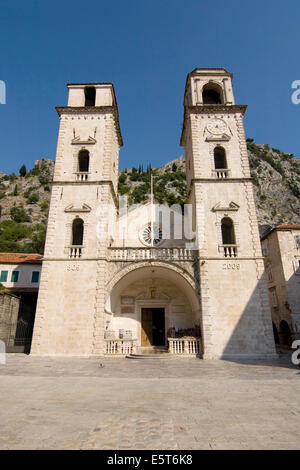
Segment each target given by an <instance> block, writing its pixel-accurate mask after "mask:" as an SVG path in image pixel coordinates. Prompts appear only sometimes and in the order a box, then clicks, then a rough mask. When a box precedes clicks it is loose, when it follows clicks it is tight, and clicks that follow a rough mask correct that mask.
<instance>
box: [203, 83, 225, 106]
mask: <svg viewBox="0 0 300 470" xmlns="http://www.w3.org/2000/svg"><path fill="white" fill-rule="evenodd" d="M202 101H203V104H222V103H223V93H222V89H221V87H219V86H218V85H216V84H215V83H207V84H206V85H204V87H203V89H202Z"/></svg>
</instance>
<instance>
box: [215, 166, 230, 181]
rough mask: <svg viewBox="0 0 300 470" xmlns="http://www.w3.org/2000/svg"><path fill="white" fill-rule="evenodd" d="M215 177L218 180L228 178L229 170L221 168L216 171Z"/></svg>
mask: <svg viewBox="0 0 300 470" xmlns="http://www.w3.org/2000/svg"><path fill="white" fill-rule="evenodd" d="M214 176H215V178H218V179H224V178H228V177H229V170H228V169H227V168H220V169H218V170H214Z"/></svg>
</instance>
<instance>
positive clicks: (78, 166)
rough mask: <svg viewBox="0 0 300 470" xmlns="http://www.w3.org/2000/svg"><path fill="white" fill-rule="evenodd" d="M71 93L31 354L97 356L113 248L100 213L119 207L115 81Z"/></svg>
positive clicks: (62, 110)
mask: <svg viewBox="0 0 300 470" xmlns="http://www.w3.org/2000/svg"><path fill="white" fill-rule="evenodd" d="M68 89H69V99H68V106H66V107H58V108H56V110H57V113H58V115H59V118H60V127H59V134H58V143H57V153H56V162H55V171H54V179H53V185H52V193H51V202H50V211H49V219H48V228H47V236H46V245H45V253H44V261H43V269H42V276H41V283H40V290H39V297H38V305H37V312H36V321H35V327H34V334H33V343H32V349H31V352H32V353H33V354H45V355H46V354H49V355H55V354H57V355H94V354H95V355H97V354H100V353H101V352H102V347H103V337H104V336H103V331H104V319H103V315H104V273H105V271H106V264H107V260H106V256H105V254H106V249H107V245H108V240H101V239H99V237H98V236H97V223H98V220H99V214H97V210H98V209H99V207H100V208H101V207H103V206H104V205H106V204H109V205H112V206H114V205H116V191H117V182H118V158H119V148H120V146H121V145H122V137H121V133H120V127H119V118H118V108H117V103H116V98H115V93H114V87H113V85H112V84H111V83H76V84H74V83H71V84H68ZM102 222H103V221H102Z"/></svg>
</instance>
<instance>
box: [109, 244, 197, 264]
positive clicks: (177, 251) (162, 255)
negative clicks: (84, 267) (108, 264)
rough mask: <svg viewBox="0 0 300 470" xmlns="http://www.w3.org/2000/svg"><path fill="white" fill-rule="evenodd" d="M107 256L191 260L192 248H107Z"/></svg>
mask: <svg viewBox="0 0 300 470" xmlns="http://www.w3.org/2000/svg"><path fill="white" fill-rule="evenodd" d="M109 258H110V259H111V260H120V261H123V260H124V261H136V260H143V259H156V260H159V259H163V260H177V261H193V259H194V250H187V249H186V248H115V247H110V248H109Z"/></svg>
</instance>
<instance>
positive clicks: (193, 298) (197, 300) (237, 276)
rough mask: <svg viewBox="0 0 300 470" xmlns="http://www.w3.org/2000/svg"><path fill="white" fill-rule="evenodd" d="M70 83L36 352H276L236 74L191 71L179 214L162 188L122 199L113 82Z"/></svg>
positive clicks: (62, 112)
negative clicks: (160, 198) (161, 196)
mask: <svg viewBox="0 0 300 470" xmlns="http://www.w3.org/2000/svg"><path fill="white" fill-rule="evenodd" d="M68 89H69V98H68V105H67V106H66V107H58V108H56V109H57V112H58V115H59V118H60V128H59V135H58V144H57V154H56V162H55V172H54V180H53V184H52V193H51V203H50V211H49V220H48V229H47V236H46V245H45V253H44V261H43V268H42V275H41V281H40V289H39V297H38V305H37V312H36V320H35V327H34V334H33V342H32V349H31V353H32V354H36V355H69V356H102V355H104V354H108V355H127V354H129V355H130V354H132V353H139V354H143V352H149V350H150V351H152V350H154V349H155V348H158V349H160V350H164V351H165V352H169V353H172V354H178V355H197V356H200V357H202V358H203V359H214V358H261V357H269V356H273V355H274V354H275V348H274V339H273V333H272V323H271V316H270V308H269V303H268V294H267V290H266V281H265V274H264V261H263V257H262V253H261V247H260V239H259V233H258V224H257V218H256V211H255V205H254V197H253V189H252V181H251V177H250V169H249V162H248V156H247V147H246V141H245V134H244V126H243V116H244V113H245V111H246V106H244V105H236V104H235V101H234V94H233V90H232V74H230V73H228V72H227V71H226V70H225V69H222V68H220V69H195V70H194V71H193V72H191V73H190V74H188V76H187V80H186V87H185V93H184V119H183V127H182V135H181V145H182V146H183V147H184V149H185V160H186V176H187V190H188V204H187V210H186V211H185V212H182V214H181V213H180V208H166V207H160V206H159V205H158V204H156V202H155V192H154V195H153V197H152V199H151V200H150V201H148V202H146V203H145V204H142V205H140V206H138V207H134V208H132V207H127V204H126V199H125V200H124V198H123V199H122V200H120V201H119V199H118V189H117V188H118V159H119V149H120V147H121V146H122V145H123V141H122V136H121V130H120V125H119V118H118V108H117V102H116V97H115V92H114V87H113V85H112V84H111V83H93V84H92V83H77V84H73V83H72V84H68ZM166 220H169V221H170V223H169V224H168V223H167V224H166V223H165V222H166ZM186 221H187V223H186ZM187 225H188V230H186V226H187ZM112 226H113V229H112Z"/></svg>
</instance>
